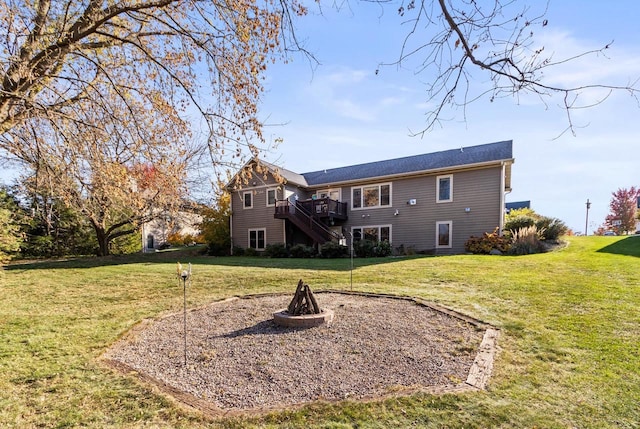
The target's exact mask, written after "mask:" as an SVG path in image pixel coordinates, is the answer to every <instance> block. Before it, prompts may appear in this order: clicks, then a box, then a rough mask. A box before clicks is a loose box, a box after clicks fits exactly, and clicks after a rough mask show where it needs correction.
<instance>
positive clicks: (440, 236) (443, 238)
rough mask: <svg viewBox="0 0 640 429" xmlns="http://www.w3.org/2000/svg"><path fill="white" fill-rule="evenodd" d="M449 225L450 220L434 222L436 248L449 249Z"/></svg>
mask: <svg viewBox="0 0 640 429" xmlns="http://www.w3.org/2000/svg"><path fill="white" fill-rule="evenodd" d="M451 224H452V222H451V221H450V220H448V221H445V222H436V248H439V247H440V248H450V247H451Z"/></svg>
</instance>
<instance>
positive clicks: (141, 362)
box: [103, 293, 483, 411]
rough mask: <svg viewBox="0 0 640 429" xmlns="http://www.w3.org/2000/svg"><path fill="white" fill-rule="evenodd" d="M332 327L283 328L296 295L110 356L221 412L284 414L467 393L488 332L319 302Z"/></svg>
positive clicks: (116, 349) (211, 308)
mask: <svg viewBox="0 0 640 429" xmlns="http://www.w3.org/2000/svg"><path fill="white" fill-rule="evenodd" d="M315 295H316V298H317V300H318V303H319V305H320V307H321V308H328V309H331V310H333V311H334V313H335V316H334V319H333V322H332V323H331V324H329V325H323V326H319V327H314V328H309V329H295V328H283V327H279V326H277V325H276V324H275V323H274V322H273V313H274V312H276V311H279V310H281V309H283V308H286V307H287V305H288V304H289V301H290V300H291V295H277V296H259V297H250V298H242V299H232V300H227V301H223V302H218V303H213V304H211V305H208V306H206V307H204V308H199V309H197V310H191V311H188V313H187V365H186V366H185V365H184V329H183V314H182V313H177V314H173V315H170V316H167V317H164V318H162V319H159V320H154V321H149V322H148V323H144V324H142V325H140V327H139V328H138V329H134V330H132V331H131V332H130V333H129V334H128V335H126V336H125V337H124V338H122V339H121V340H119V341H118V342H116V343H115V344H114V345H113V346H112V347H111V348H110V349H109V350H107V351H106V352H105V354H104V356H103V357H104V358H105V359H107V360H108V361H111V362H113V363H114V364H117V365H120V366H123V367H125V368H128V369H130V370H134V371H136V372H138V373H140V374H143V375H144V376H145V377H146V378H150V379H152V380H155V381H157V382H159V383H160V384H162V385H164V386H168V387H169V389H170V390H172V391H179V392H184V393H186V394H187V395H191V396H193V397H195V398H197V399H198V400H199V401H201V402H202V401H204V402H206V403H207V404H210V406H211V408H213V409H218V410H222V411H241V410H256V409H261V410H264V409H274V408H282V407H287V406H291V405H296V404H302V403H307V402H312V401H316V400H327V401H336V400H343V399H364V398H375V397H381V396H385V395H389V394H392V393H393V392H398V391H402V390H403V389H420V388H427V387H433V386H438V387H442V388H448V387H450V388H455V387H456V386H459V385H460V384H461V383H463V382H464V381H465V380H466V378H467V374H468V373H469V369H470V367H471V365H472V363H473V361H474V358H475V356H476V352H477V351H478V347H479V345H480V342H481V340H482V336H483V331H482V330H481V329H479V328H477V327H476V326H475V325H473V324H471V323H469V322H466V321H464V320H461V319H459V318H456V317H453V316H450V315H448V314H445V313H442V312H439V311H437V310H434V309H432V308H430V307H428V306H424V305H420V304H418V303H416V302H415V301H413V300H407V299H393V298H388V297H371V296H362V295H350V294H341V293H316V294H315Z"/></svg>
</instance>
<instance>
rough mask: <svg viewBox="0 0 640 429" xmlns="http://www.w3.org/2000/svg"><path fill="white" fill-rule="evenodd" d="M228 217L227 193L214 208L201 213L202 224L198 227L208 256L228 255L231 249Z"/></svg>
mask: <svg viewBox="0 0 640 429" xmlns="http://www.w3.org/2000/svg"><path fill="white" fill-rule="evenodd" d="M230 216H231V196H230V195H229V193H227V192H224V193H222V195H220V196H219V197H218V204H217V206H216V207H213V208H207V209H205V210H204V211H203V212H202V222H201V223H200V225H199V226H200V231H202V236H203V237H204V240H205V241H206V243H207V245H208V247H209V250H208V252H209V254H210V255H213V256H223V255H228V254H229V250H230V248H231V230H230V227H229V218H230ZM234 253H235V252H234Z"/></svg>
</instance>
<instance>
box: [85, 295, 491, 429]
mask: <svg viewBox="0 0 640 429" xmlns="http://www.w3.org/2000/svg"><path fill="white" fill-rule="evenodd" d="M314 293H315V294H319V293H320V294H321V293H336V294H344V295H357V296H364V297H369V298H389V299H398V300H405V301H413V302H414V303H416V304H418V305H421V306H424V307H428V308H430V309H432V310H434V311H437V312H440V313H444V314H447V315H448V316H451V317H455V318H457V319H459V320H462V321H464V322H467V323H470V324H472V325H474V326H476V327H477V328H479V329H484V330H485V333H484V336H483V338H482V341H481V343H480V345H479V346H478V353H477V355H476V357H475V359H474V361H473V364H472V365H471V368H470V369H469V373H468V375H467V379H466V380H465V381H464V382H461V383H459V384H457V385H456V386H453V387H447V386H406V387H404V388H400V389H398V390H396V391H395V392H393V393H387V394H383V395H377V396H372V397H365V398H361V399H357V400H354V399H338V400H316V401H311V402H303V403H294V404H287V405H286V406H275V407H265V408H247V409H243V410H225V409H221V408H218V407H215V406H213V405H211V404H210V403H209V402H207V401H204V400H202V399H200V398H197V397H196V396H194V395H192V394H189V393H186V392H184V391H181V390H179V389H177V388H175V387H173V386H170V385H168V384H167V383H164V382H163V381H161V380H158V379H155V378H153V377H151V376H149V375H147V374H144V373H140V372H138V371H136V370H135V369H133V368H131V367H129V366H128V365H126V364H125V363H122V362H119V361H113V360H110V359H106V358H103V357H102V356H100V357H99V358H98V359H99V360H100V361H102V362H104V363H105V364H106V365H107V366H108V367H110V368H111V369H114V370H116V371H118V372H119V373H121V374H128V375H134V376H135V377H136V378H138V379H139V380H141V381H143V382H144V383H148V384H151V385H152V386H153V387H154V388H155V389H158V390H159V391H160V392H162V393H164V394H166V395H169V397H170V398H171V399H172V400H174V401H176V403H177V405H182V406H186V407H188V408H190V409H193V410H196V411H199V412H201V413H203V415H204V416H205V417H207V418H213V419H215V418H224V417H233V416H260V415H265V414H267V413H270V412H278V411H287V410H296V409H300V408H303V407H305V406H309V405H313V404H322V403H325V404H338V403H340V402H354V401H355V402H364V403H369V402H378V401H384V400H387V399H392V398H400V397H406V396H410V395H414V394H417V393H424V394H428V395H444V394H459V393H465V392H474V391H476V392H477V391H482V390H485V389H486V387H487V385H488V382H489V379H490V377H491V374H492V372H493V364H494V361H495V358H496V355H497V352H498V346H497V340H498V338H499V336H500V330H499V329H498V328H496V327H493V326H491V325H489V324H487V323H485V322H482V321H481V320H479V319H476V318H474V317H471V316H467V315H465V314H463V313H460V312H458V311H455V310H451V309H448V308H446V307H442V306H440V305H437V304H434V303H431V302H428V301H425V300H423V299H422V298H417V297H411V296H406V295H405V296H403V295H389V294H379V293H372V292H359V291H345V290H335V289H322V290H319V291H316V292H314ZM280 295H290V294H289V293H286V292H266V293H258V294H247V295H234V296H231V297H228V298H224V299H221V300H219V301H213V302H211V303H209V304H206V305H203V306H200V307H198V308H194V309H191V310H189V311H196V310H198V309H200V308H204V307H208V306H211V305H218V304H225V303H228V302H231V301H235V300H238V299H252V298H260V297H268V296H280ZM172 314H175V313H170V314H165V315H163V316H162V317H160V319H162V318H164V317H169V316H171V315H172ZM154 320H157V318H150V319H143V320H142V321H140V322H138V323H136V324H134V325H133V326H132V327H131V329H129V330H128V331H126V332H125V333H123V334H122V335H120V336H119V339H121V338H123V337H126V336H128V335H130V334H132V333H134V332H135V331H138V330H140V329H143V328H144V326H146V324H148V323H152V322H153V321H154ZM116 341H118V340H116Z"/></svg>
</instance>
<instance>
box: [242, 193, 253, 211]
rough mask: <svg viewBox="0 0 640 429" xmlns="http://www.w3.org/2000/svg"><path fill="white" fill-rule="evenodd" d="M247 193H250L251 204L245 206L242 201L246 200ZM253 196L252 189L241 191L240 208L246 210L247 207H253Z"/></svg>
mask: <svg viewBox="0 0 640 429" xmlns="http://www.w3.org/2000/svg"><path fill="white" fill-rule="evenodd" d="M247 194H251V205H250V206H248V207H247V206H245V204H244V202H245V201H246V197H245V195H247ZM253 196H254V195H253V191H245V192H243V193H242V208H243V209H245V210H248V209H252V208H253Z"/></svg>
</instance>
